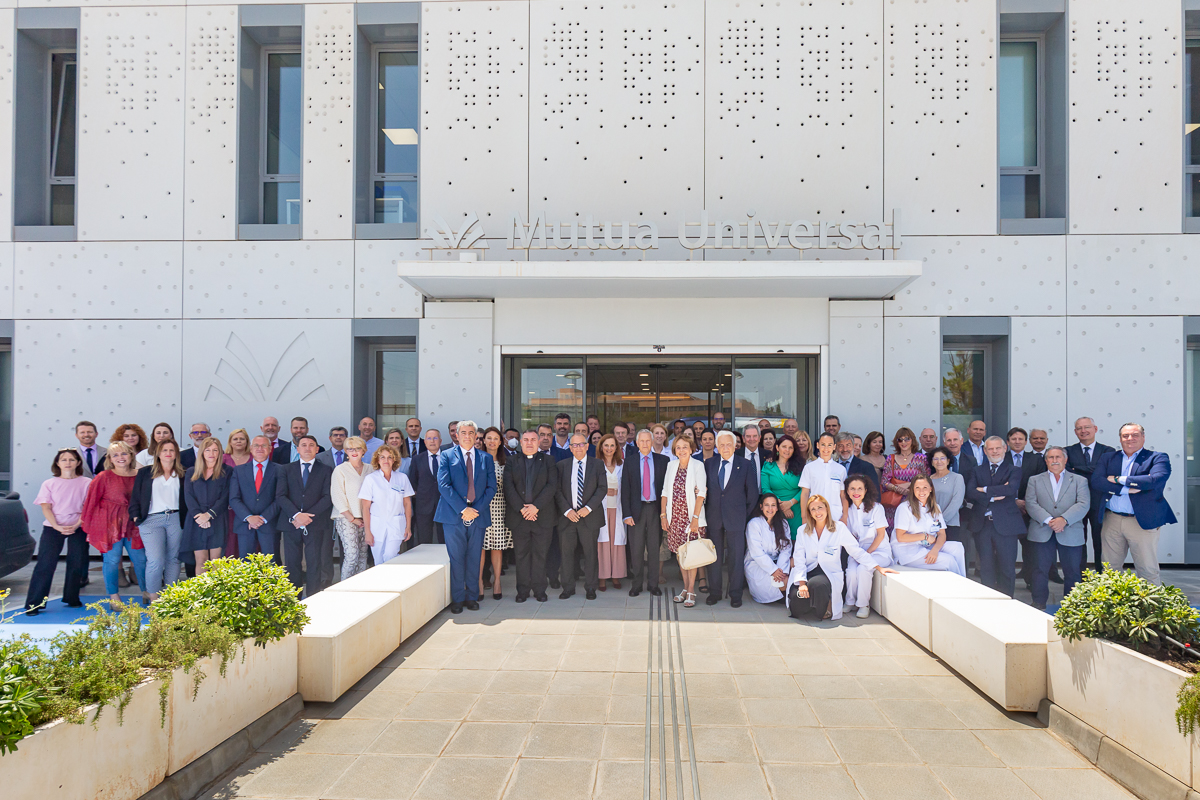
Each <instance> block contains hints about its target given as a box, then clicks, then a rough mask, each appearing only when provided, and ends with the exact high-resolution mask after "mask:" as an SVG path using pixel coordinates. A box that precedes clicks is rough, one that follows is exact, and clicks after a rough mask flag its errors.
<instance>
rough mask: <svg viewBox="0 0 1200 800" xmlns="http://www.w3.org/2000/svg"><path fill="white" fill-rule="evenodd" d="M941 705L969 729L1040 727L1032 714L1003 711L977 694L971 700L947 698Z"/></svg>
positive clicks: (1024, 728)
mask: <svg viewBox="0 0 1200 800" xmlns="http://www.w3.org/2000/svg"><path fill="white" fill-rule="evenodd" d="M943 705H944V706H946V708H948V709H950V712H951V713H952V714H954V716H956V717H958V718H959V719H961V720H962V721H963V724H964V725H966V726H967V728H969V729H971V730H985V729H1003V730H1029V729H1030V728H1040V727H1041V723H1039V722H1038V721H1037V717H1036V716H1034V715H1033V714H1025V713H1021V712H1013V711H1005V710H1004V709H1002V708H1000V707H999V706H997V705H995V704H994V703H992V702H991V701H990V700H986V699H984V698H982V697H978V696H977V697H975V699H973V700H947V701H946V702H944V703H943Z"/></svg>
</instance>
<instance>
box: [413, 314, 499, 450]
mask: <svg viewBox="0 0 1200 800" xmlns="http://www.w3.org/2000/svg"><path fill="white" fill-rule="evenodd" d="M418 331H419V338H418V339H417V343H418V345H419V347H420V348H421V353H420V361H419V363H420V366H419V368H418V370H419V371H418V373H417V408H419V409H421V420H422V421H423V422H424V423H425V426H426V427H428V428H441V429H442V432H443V435H444V434H445V426H446V423H448V422H449V421H450V420H452V419H473V420H475V422H477V423H478V424H479V426H480V429H481V430H482V429H483V428H485V427H487V426H488V425H491V424H492V411H491V408H492V304H491V303H429V304H427V305H426V307H425V318H424V319H422V320H421V323H420V327H419V328H418Z"/></svg>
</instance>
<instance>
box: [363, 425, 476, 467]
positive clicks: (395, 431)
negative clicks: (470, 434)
mask: <svg viewBox="0 0 1200 800" xmlns="http://www.w3.org/2000/svg"><path fill="white" fill-rule="evenodd" d="M479 438H480V439H481V440H482V439H483V437H482V436H480V437H479ZM383 443H384V444H386V445H391V447H392V448H393V449H394V450H395V451H396V457H397V458H399V459H400V460H399V461H398V462H397V463H396V469H398V470H400V472H402V473H403V474H405V475H407V474H408V468H409V466H410V465H411V464H412V453H410V452H408V434H406V433H405V432H404V431H402V430H400V429H399V428H392V429H391V430H389V431H388V432H387V433H385V434H384V435H383ZM374 460H375V457H374V455H373V454H372V456H371V461H372V463H374Z"/></svg>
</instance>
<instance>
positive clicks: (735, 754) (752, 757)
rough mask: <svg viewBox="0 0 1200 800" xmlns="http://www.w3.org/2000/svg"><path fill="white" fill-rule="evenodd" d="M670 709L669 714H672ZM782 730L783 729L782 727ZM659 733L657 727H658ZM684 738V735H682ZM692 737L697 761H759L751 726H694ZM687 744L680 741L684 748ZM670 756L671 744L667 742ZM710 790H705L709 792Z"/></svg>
mask: <svg viewBox="0 0 1200 800" xmlns="http://www.w3.org/2000/svg"><path fill="white" fill-rule="evenodd" d="M670 713H671V712H670V709H668V710H667V714H668V715H670ZM780 730H782V729H780ZM656 735H657V729H656ZM670 735H671V731H670V726H669V725H668V726H667V736H668V737H670ZM680 739H681V740H682V739H683V735H681V736H680ZM692 739H693V741H694V742H695V745H696V761H697V762H700V761H748V762H753V763H758V753H757V752H756V751H755V748H754V741H753V740H752V739H751V738H750V729H749V728H708V727H703V726H700V727H694V728H692ZM685 746H686V745H684V744H683V742H682V741H681V742H680V749H681V750H682V749H683V748H684V747H685ZM667 752H668V758H669V757H670V752H671V744H670V742H668V743H667ZM700 788H701V789H704V779H703V778H701V779H700ZM707 791H708V790H705V792H706V793H707Z"/></svg>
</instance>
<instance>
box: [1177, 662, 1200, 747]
mask: <svg viewBox="0 0 1200 800" xmlns="http://www.w3.org/2000/svg"><path fill="white" fill-rule="evenodd" d="M1175 700H1176V701H1177V702H1178V705H1177V706H1176V707H1175V724H1176V725H1177V726H1178V727H1179V732H1180V733H1182V734H1183V735H1184V736H1191V735H1192V732H1193V731H1195V730H1196V725H1197V723H1200V675H1193V676H1192V677H1190V678H1188V679H1187V680H1185V681H1184V682H1183V685H1182V686H1180V687H1179V693H1178V694H1176V695H1175Z"/></svg>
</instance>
